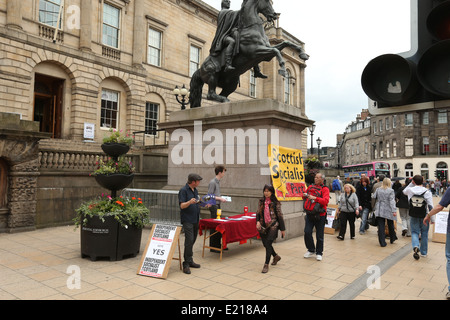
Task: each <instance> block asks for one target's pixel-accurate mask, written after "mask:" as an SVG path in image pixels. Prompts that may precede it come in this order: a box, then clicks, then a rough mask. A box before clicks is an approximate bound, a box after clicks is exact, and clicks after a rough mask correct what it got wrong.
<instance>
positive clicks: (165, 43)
mask: <svg viewBox="0 0 450 320" xmlns="http://www.w3.org/2000/svg"><path fill="white" fill-rule="evenodd" d="M217 15H218V10H216V9H214V8H212V7H211V6H209V5H207V4H206V3H204V2H203V1H200V0H99V1H92V0H65V1H64V0H25V1H24V0H3V1H0V75H1V77H0V113H5V114H9V115H11V114H12V115H15V116H16V117H17V119H13V120H11V123H15V122H17V121H19V120H20V121H22V122H26V121H31V122H33V121H34V122H35V123H37V126H38V128H36V131H37V132H39V134H44V135H45V134H47V135H48V136H49V138H44V139H41V140H40V143H39V151H38V159H37V160H36V163H35V166H36V171H37V172H36V179H35V180H34V182H33V183H32V186H31V187H29V186H28V187H26V188H25V187H24V189H26V190H28V191H27V192H31V193H33V194H32V196H31V198H32V199H33V201H35V202H36V213H35V223H36V225H39V226H46V225H52V224H57V223H65V222H66V221H69V220H70V219H71V217H72V216H73V208H75V207H77V206H78V205H79V203H80V200H81V199H85V198H86V197H88V196H92V195H94V194H96V193H98V191H99V187H98V186H97V185H96V183H95V181H93V179H92V178H90V177H88V174H89V173H90V172H92V171H93V169H94V168H95V162H96V157H97V156H99V155H101V154H102V153H101V149H100V143H101V141H102V139H103V137H104V136H105V134H107V133H108V130H109V129H117V130H123V131H125V132H129V133H131V134H134V135H135V141H136V144H135V146H134V147H133V148H132V150H131V152H130V153H129V156H130V158H131V159H132V160H133V163H134V164H135V166H136V171H137V174H136V178H135V181H134V182H133V183H134V185H133V186H134V187H145V188H150V187H151V188H159V187H162V186H163V185H165V183H166V179H167V148H166V147H167V141H168V140H167V139H168V136H167V134H165V132H163V131H159V130H158V123H161V122H165V121H168V120H169V118H170V113H171V112H172V111H174V110H179V109H180V105H179V104H178V102H177V101H176V98H175V96H174V95H173V89H174V88H175V86H182V85H183V84H185V85H186V86H188V85H189V82H190V76H191V75H192V74H193V72H194V71H195V70H197V69H198V68H199V66H200V64H201V63H202V62H203V60H204V59H205V58H206V57H207V56H208V55H209V48H210V45H211V42H212V40H213V38H214V34H215V30H216V23H217ZM266 32H267V35H268V37H269V39H270V42H271V43H272V44H273V45H275V44H277V43H279V42H280V41H283V40H289V41H291V42H294V43H296V44H298V45H304V44H303V43H302V42H301V41H300V40H298V39H296V38H295V37H294V36H292V35H291V34H289V33H288V32H287V31H285V30H283V29H282V28H280V27H279V26H278V25H275V26H267V28H266ZM283 57H284V58H285V60H286V68H287V70H288V72H289V77H286V78H283V77H280V76H278V75H277V70H278V67H277V65H276V64H277V62H276V61H271V62H267V63H262V64H261V69H262V72H263V73H264V74H266V75H267V76H268V77H269V78H268V79H266V80H262V79H256V78H254V77H253V75H252V74H251V73H250V72H248V73H247V74H245V75H243V76H241V79H240V87H239V88H238V90H237V91H236V92H235V93H234V94H232V95H231V96H230V99H231V100H232V101H237V100H246V99H255V98H256V99H261V98H268V99H275V100H278V101H281V102H283V103H287V104H290V105H293V106H295V107H297V108H299V109H301V112H302V115H305V103H304V101H305V98H304V69H305V67H306V65H305V63H304V61H303V60H301V59H300V58H299V57H298V55H297V54H294V52H293V51H292V50H290V49H285V50H284V52H283ZM274 60H276V59H274ZM205 87H206V86H205ZM205 92H206V88H205ZM211 104H212V102H209V101H207V100H206V99H204V102H203V105H204V107H208V105H211ZM16 120H17V121H16ZM22 122H21V123H22ZM0 126H1V124H0ZM22 127H23V126H22ZM22 127H21V128H22ZM87 128H88V129H89V130H88V131H89V133H90V134H93V137H92V136H91V135H89V136H87V135H86V132H87V131H86V130H87ZM306 134H307V133H306V132H305V133H304V141H303V142H304V143H303V144H302V145H304V146H305V147H304V148H305V154H306ZM1 139H2V138H0V169H1V171H0V177H1V179H0V184H1V185H0V190H2V191H3V190H6V191H5V192H6V194H7V195H8V197H9V196H10V193H11V188H10V186H11V185H12V184H15V183H16V181H15V178H14V176H15V173H14V171H15V170H16V167H15V165H13V162H12V160H11V159H10V157H9V156H8V154H7V152H6V150H4V149H3V150H2V149H1V146H2V143H3V142H2V140H1ZM17 183H20V182H17ZM8 188H9V191H8ZM8 197H6V199H4V200H1V201H0V231H1V230H2V229H8V228H10V227H8V221H9V220H10V219H9V218H10V216H11V215H12V213H11V206H12V205H11V201H8Z"/></svg>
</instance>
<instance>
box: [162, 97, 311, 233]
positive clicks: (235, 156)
mask: <svg viewBox="0 0 450 320" xmlns="http://www.w3.org/2000/svg"><path fill="white" fill-rule="evenodd" d="M311 124H312V121H311V120H308V119H307V118H306V117H305V116H304V115H302V114H301V110H300V109H299V108H295V107H293V106H289V105H285V104H282V103H280V102H278V101H274V100H269V99H264V100H248V101H239V102H230V103H223V104H217V105H214V106H211V107H204V108H195V109H187V110H181V111H175V112H172V113H171V114H170V121H169V122H165V123H160V124H159V127H160V128H161V129H165V130H166V131H167V132H168V133H169V134H170V139H169V147H168V151H169V160H168V162H169V163H168V185H167V186H166V187H165V189H169V190H179V189H180V188H181V187H182V186H183V185H185V184H186V181H187V176H188V174H189V173H198V174H200V175H201V176H202V177H203V181H202V182H201V183H200V186H199V187H198V190H199V193H200V195H205V194H206V193H207V191H208V184H209V182H210V181H211V179H213V178H214V177H215V173H214V167H215V166H216V165H224V166H225V168H226V169H227V173H226V175H225V177H224V178H223V179H222V180H221V181H220V188H221V193H222V195H224V196H230V197H231V198H232V201H231V202H229V203H224V204H223V205H222V214H223V216H230V215H236V214H241V213H243V211H244V206H248V208H249V211H250V212H255V211H256V210H257V205H258V200H259V199H260V198H261V197H262V196H263V187H264V185H265V184H272V182H271V177H270V172H269V165H268V164H269V159H268V150H267V149H268V145H269V144H275V145H280V146H283V147H288V148H295V149H302V150H304V151H305V150H306V138H307V137H306V136H304V135H303V136H302V131H303V130H304V129H305V128H306V127H309V126H311ZM305 152H306V151H305ZM302 203H303V201H283V202H282V210H283V214H284V219H285V222H286V230H287V237H289V238H292V237H298V236H301V235H303V226H304V219H303V215H304V213H303V207H302ZM202 217H203V218H207V217H209V211H208V210H202Z"/></svg>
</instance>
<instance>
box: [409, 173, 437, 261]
mask: <svg viewBox="0 0 450 320" xmlns="http://www.w3.org/2000/svg"><path fill="white" fill-rule="evenodd" d="M403 193H404V194H405V195H407V196H408V201H409V216H410V219H411V243H412V247H413V257H414V259H416V260H419V259H420V256H422V257H426V256H427V254H428V231H429V228H430V225H429V224H427V225H425V224H423V219H424V218H425V216H426V214H427V212H428V208H431V209H432V208H433V195H432V193H431V191H430V190H428V189H427V188H425V187H424V186H423V177H422V176H421V175H415V176H414V177H413V178H412V181H411V183H410V184H409V185H408V186H407V187H406V188H405V189H404V190H403ZM419 239H420V240H419ZM419 253H420V255H419Z"/></svg>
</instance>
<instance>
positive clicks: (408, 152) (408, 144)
mask: <svg viewBox="0 0 450 320" xmlns="http://www.w3.org/2000/svg"><path fill="white" fill-rule="evenodd" d="M413 155H414V139H413V138H405V157H412V156H413Z"/></svg>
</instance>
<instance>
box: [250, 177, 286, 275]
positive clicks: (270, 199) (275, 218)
mask: <svg viewBox="0 0 450 320" xmlns="http://www.w3.org/2000/svg"><path fill="white" fill-rule="evenodd" d="M263 193H264V197H263V198H261V199H260V200H259V205H258V211H257V212H256V228H257V229H258V231H259V233H260V235H261V240H262V243H263V245H264V247H265V248H266V261H265V263H264V267H263V269H262V273H267V272H268V271H269V262H270V257H271V256H273V262H272V265H273V266H274V265H276V264H277V262H278V261H280V259H281V257H280V256H279V255H278V254H276V252H275V250H274V249H273V246H272V244H273V242H274V241H275V239H276V238H277V236H278V229H280V230H281V236H282V237H283V238H284V236H285V233H286V231H285V230H286V228H285V226H284V220H283V213H282V212H281V203H280V202H279V201H278V199H277V197H276V196H275V189H274V188H273V186H269V185H265V186H264V189H263Z"/></svg>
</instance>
